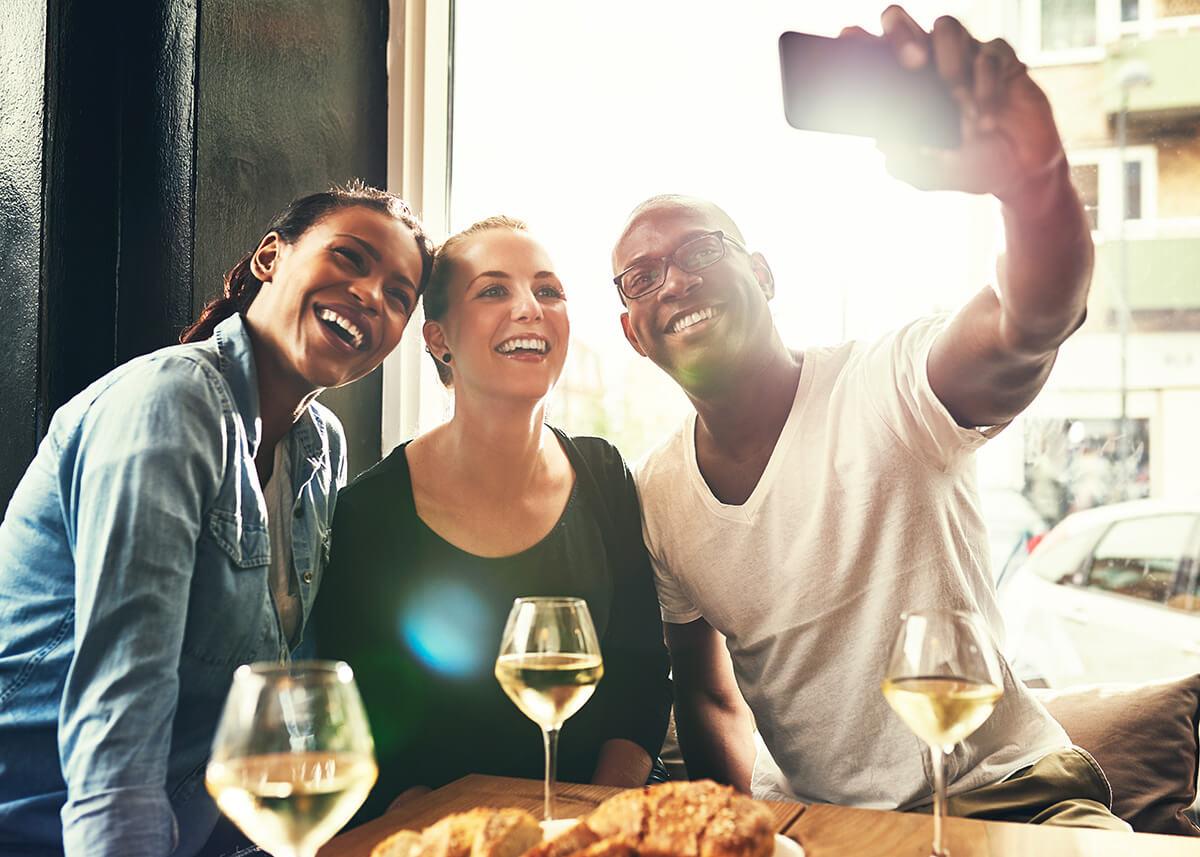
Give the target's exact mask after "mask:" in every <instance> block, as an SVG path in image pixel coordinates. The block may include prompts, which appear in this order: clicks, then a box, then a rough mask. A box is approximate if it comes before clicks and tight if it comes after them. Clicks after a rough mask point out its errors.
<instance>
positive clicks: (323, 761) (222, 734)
mask: <svg viewBox="0 0 1200 857" xmlns="http://www.w3.org/2000/svg"><path fill="white" fill-rule="evenodd" d="M376 774H377V769H376V767H375V747H374V743H373V742H372V740H371V730H370V728H369V727H368V726H367V717H366V714H365V713H364V712H363V705H362V699H361V698H360V697H359V695H358V688H357V687H356V686H355V684H354V673H353V671H352V670H351V669H350V667H349V666H347V665H346V664H344V663H341V662H340V661H339V662H330V661H295V662H293V663H291V664H284V665H280V664H278V663H258V664H250V665H243V666H241V667H238V669H237V672H235V673H234V674H233V686H232V687H231V688H230V690H229V697H228V698H227V699H226V700H225V710H224V712H223V713H222V714H221V722H220V724H219V725H218V727H217V734H216V737H215V738H214V739H213V751H212V758H211V760H210V761H209V763H208V770H207V771H206V774H205V785H206V786H207V787H208V791H209V793H210V794H212V796H213V798H214V799H215V800H216V801H217V805H218V806H219V807H220V808H221V811H222V812H223V813H225V815H227V816H228V817H229V818H230V819H231V820H232V821H233V822H234V824H236V825H237V826H238V827H239V828H241V830H242V832H243V833H245V834H246V835H247V836H249V837H250V839H252V840H253V841H254V842H255V844H257V845H258V846H259V847H261V848H262V849H263V850H264V851H267V852H268V853H270V854H272V855H274V857H314V855H315V854H316V853H317V849H318V848H320V847H321V846H322V845H324V844H325V843H326V842H327V841H328V840H329V839H330V838H331V837H332V836H333V835H334V834H335V833H337V832H338V830H340V829H341V827H342V826H343V825H344V824H345V823H346V822H347V821H349V820H350V818H351V816H353V815H354V813H355V812H357V811H358V808H359V807H360V806H362V802H363V801H364V800H366V797H367V793H368V792H370V790H371V786H372V785H374V784H375V777H376Z"/></svg>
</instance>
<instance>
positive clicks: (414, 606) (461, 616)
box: [399, 581, 500, 678]
mask: <svg viewBox="0 0 1200 857" xmlns="http://www.w3.org/2000/svg"><path fill="white" fill-rule="evenodd" d="M399 623H400V626H399V632H400V637H401V639H403V640H404V642H405V643H406V644H407V645H408V647H409V649H410V650H411V651H412V653H413V655H414V656H415V657H416V658H417V659H418V660H420V661H421V662H422V663H424V664H425V665H426V666H428V667H429V668H430V669H432V670H433V671H435V672H437V673H441V674H442V675H446V676H451V677H455V678H466V677H468V676H474V675H479V674H480V673H482V672H484V671H485V670H486V669H490V667H491V665H492V663H493V662H494V661H495V658H496V652H497V651H498V649H499V646H500V639H499V636H498V632H497V634H492V633H491V632H490V630H489V629H490V625H491V623H489V622H488V610H487V608H486V607H485V605H484V604H483V601H482V600H481V599H480V597H479V594H478V593H477V592H475V591H474V590H472V589H471V588H470V587H468V586H465V585H463V584H461V583H453V582H447V583H443V582H440V581H432V582H430V583H428V584H426V585H425V586H424V587H423V588H422V589H421V590H420V591H418V592H416V593H415V594H414V595H413V597H412V598H410V599H409V600H408V602H407V603H406V604H405V606H404V608H403V612H402V613H401V615H400V617H399ZM493 636H495V637H496V639H491V637H493ZM484 637H487V639H484Z"/></svg>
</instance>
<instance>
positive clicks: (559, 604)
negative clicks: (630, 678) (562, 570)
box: [496, 598, 604, 821]
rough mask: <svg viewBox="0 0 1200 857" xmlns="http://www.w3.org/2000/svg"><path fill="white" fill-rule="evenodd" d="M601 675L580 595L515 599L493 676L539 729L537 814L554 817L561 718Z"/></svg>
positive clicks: (580, 702)
mask: <svg viewBox="0 0 1200 857" xmlns="http://www.w3.org/2000/svg"><path fill="white" fill-rule="evenodd" d="M603 675H604V662H603V660H601V658H600V643H599V642H597V640H596V628H595V626H594V625H593V624H592V614H591V613H589V612H588V607H587V602H585V601H584V600H583V599H582V598H518V599H516V600H515V601H513V606H512V610H511V611H509V614H508V622H507V623H506V624H505V626H504V635H503V637H501V639H500V656H499V657H498V658H496V680H497V681H498V682H500V686H501V687H502V688H504V692H505V693H507V694H508V698H509V699H511V700H512V701H513V702H514V703H515V704H516V706H517V708H519V709H521V712H522V713H523V714H524V715H525V716H526V717H528V718H529V719H530V720H532V721H533V722H534V723H536V724H537V725H538V726H540V727H541V728H542V739H543V744H544V745H545V748H546V779H545V793H544V800H543V807H542V815H543V817H544V818H545V820H546V821H550V820H552V819H553V818H554V775H555V766H556V757H557V754H558V732H559V730H560V729H562V725H563V721H565V720H566V719H567V718H568V717H570V716H571V715H573V714H574V713H575V712H576V711H578V710H579V709H580V708H582V707H583V705H584V703H585V702H587V701H588V700H589V699H591V697H592V692H593V691H595V689H596V684H597V683H598V682H599V681H600V677H601V676H603Z"/></svg>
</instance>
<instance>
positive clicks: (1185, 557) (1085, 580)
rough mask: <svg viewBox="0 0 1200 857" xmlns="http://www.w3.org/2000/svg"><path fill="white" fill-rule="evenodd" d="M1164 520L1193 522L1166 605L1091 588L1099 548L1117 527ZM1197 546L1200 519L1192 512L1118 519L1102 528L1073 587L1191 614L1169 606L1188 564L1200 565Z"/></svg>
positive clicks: (1169, 589) (1182, 511) (1185, 539)
mask: <svg viewBox="0 0 1200 857" xmlns="http://www.w3.org/2000/svg"><path fill="white" fill-rule="evenodd" d="M1165 517H1184V518H1191V520H1192V527H1191V530H1190V531H1189V532H1188V535H1187V536H1186V537H1185V538H1184V540H1183V544H1184V547H1183V549H1182V550H1180V552H1179V558H1178V560H1177V562H1176V563H1175V568H1174V570H1173V571H1172V572H1171V582H1170V585H1169V587H1168V594H1167V600H1166V601H1163V602H1158V601H1151V600H1150V599H1148V598H1142V597H1139V596H1137V595H1127V594H1125V593H1122V592H1116V591H1114V590H1112V589H1105V588H1103V587H1097V586H1094V585H1092V573H1093V571H1094V569H1095V564H1096V551H1097V550H1098V549H1099V548H1100V546H1101V545H1102V544H1103V543H1104V540H1105V539H1106V538H1108V536H1109V534H1110V533H1111V532H1112V531H1113V530H1114V529H1115V528H1116V527H1119V526H1125V525H1128V524H1132V523H1134V522H1138V521H1148V520H1151V519H1154V518H1165ZM1198 545H1200V515H1196V514H1195V513H1193V512H1188V511H1186V510H1179V511H1161V512H1153V513H1151V514H1144V515H1135V516H1132V517H1129V518H1118V519H1116V520H1114V521H1111V522H1109V524H1108V526H1106V527H1104V528H1103V532H1102V533H1101V534H1100V536H1099V538H1097V539H1096V540H1095V541H1094V542H1093V543H1092V547H1091V549H1090V550H1089V551H1088V553H1087V556H1086V557H1085V558H1084V561H1083V564H1082V567H1081V568H1080V570H1079V582H1078V583H1077V584H1076V583H1072V584H1071V585H1072V586H1073V587H1075V588H1077V589H1082V590H1084V591H1085V592H1088V593H1091V594H1095V595H1106V596H1112V597H1116V598H1121V599H1125V600H1127V601H1131V602H1133V603H1136V604H1141V605H1148V606H1153V607H1161V608H1163V609H1166V610H1172V611H1174V612H1188V611H1180V610H1179V609H1178V608H1175V607H1171V606H1170V605H1169V601H1170V599H1171V597H1172V596H1173V595H1174V594H1175V592H1176V590H1177V588H1178V587H1179V585H1180V579H1181V577H1182V575H1183V574H1184V572H1185V570H1187V568H1188V563H1189V561H1190V562H1192V563H1196V562H1198V561H1200V557H1197V556H1196V552H1197V547H1198Z"/></svg>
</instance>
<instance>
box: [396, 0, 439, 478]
mask: <svg viewBox="0 0 1200 857" xmlns="http://www.w3.org/2000/svg"><path fill="white" fill-rule="evenodd" d="M389 22H390V23H389V32H388V120H387V121H388V152H387V164H388V171H387V184H388V189H389V190H391V191H392V192H393V193H397V194H399V195H400V196H401V197H403V198H404V199H405V200H406V201H407V202H408V203H409V205H410V206H412V208H413V210H414V211H416V212H417V213H418V215H419V216H420V217H421V220H422V222H423V223H424V224H425V228H426V230H427V231H428V232H429V233H430V236H431V238H433V239H434V240H435V241H437V240H440V239H441V238H442V237H444V236H445V234H446V232H447V230H448V228H449V222H450V211H449V207H450V180H451V172H450V166H451V164H450V154H451V148H450V147H451V139H452V112H451V103H452V101H451V99H452V98H453V90H454V63H453V62H452V59H453V51H454V44H453V33H454V0H390V2H389ZM424 322H425V315H424V311H423V310H422V309H421V307H420V305H418V309H417V310H416V311H415V312H414V313H413V315H412V318H411V319H410V320H409V323H408V326H407V327H406V328H405V331H404V336H403V338H402V339H401V340H400V345H399V347H397V348H396V349H395V350H394V351H393V352H392V353H391V354H390V355H388V357H387V359H386V360H384V362H383V419H382V425H381V426H380V435H381V436H380V447H381V450H382V452H383V454H384V455H387V453H389V452H390V451H391V450H392V449H393V448H394V447H395V446H397V445H398V444H399V443H400V442H402V441H403V440H405V439H407V438H410V437H413V436H415V435H416V434H417V433H418V432H419V431H420V430H421V429H422V428H425V427H428V426H429V425H432V424H433V423H435V422H437V421H438V420H439V418H440V416H441V414H442V413H443V411H444V409H445V396H446V394H445V392H444V390H443V388H442V386H441V382H440V381H439V380H438V379H437V374H436V373H435V372H434V370H433V367H432V365H431V364H430V363H429V358H428V357H427V356H426V354H425V343H424V337H423V336H422V334H421V328H422V326H423V325H424Z"/></svg>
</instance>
